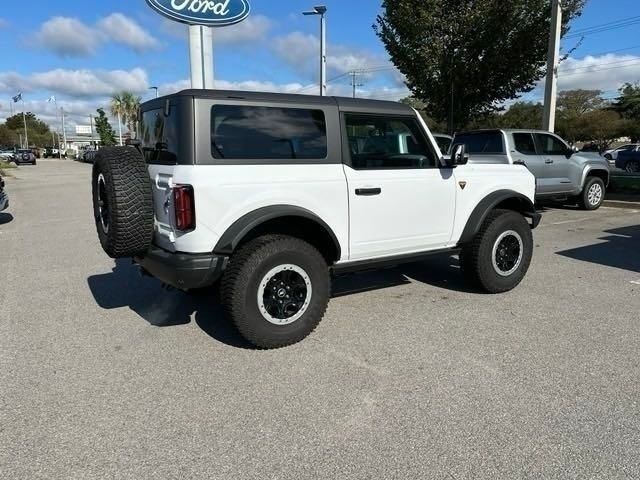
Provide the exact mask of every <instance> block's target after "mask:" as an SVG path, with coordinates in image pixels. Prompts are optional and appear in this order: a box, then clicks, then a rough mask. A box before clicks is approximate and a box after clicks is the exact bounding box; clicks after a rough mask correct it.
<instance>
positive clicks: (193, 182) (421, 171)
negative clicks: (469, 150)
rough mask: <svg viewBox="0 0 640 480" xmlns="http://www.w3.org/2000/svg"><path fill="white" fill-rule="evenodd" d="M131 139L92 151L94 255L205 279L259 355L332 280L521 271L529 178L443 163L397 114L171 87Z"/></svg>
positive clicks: (301, 327) (318, 100)
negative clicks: (440, 270)
mask: <svg viewBox="0 0 640 480" xmlns="http://www.w3.org/2000/svg"><path fill="white" fill-rule="evenodd" d="M140 132H141V134H140V137H141V138H139V139H138V140H137V141H134V142H132V145H130V146H127V147H115V148H108V149H103V150H101V151H100V152H99V153H98V155H97V156H96V161H95V164H94V167H93V176H92V181H93V203H94V213H95V220H96V226H97V231H98V236H99V238H100V242H101V244H102V246H103V248H104V250H105V252H106V253H107V254H108V255H110V256H111V257H113V258H133V259H134V261H135V262H136V263H137V264H138V265H139V266H140V267H141V269H142V271H143V272H144V273H146V274H148V275H152V276H154V277H156V278H158V279H159V280H160V281H162V282H163V283H165V284H167V285H170V286H173V287H175V288H178V289H181V290H184V291H189V290H196V289H202V288H206V287H210V286H214V285H218V284H219V286H220V295H221V300H222V303H223V305H224V306H225V309H226V311H227V312H228V314H229V316H230V318H231V319H232V321H233V322H234V324H235V325H236V327H237V328H238V331H239V332H240V334H241V335H242V336H243V337H244V338H246V339H247V340H248V341H249V342H251V343H252V344H253V345H255V346H257V347H259V348H278V347H283V346H286V345H290V344H293V343H296V342H298V341H300V340H302V339H304V338H305V337H307V336H308V335H309V334H310V333H311V332H313V330H314V329H315V328H316V326H317V325H318V323H319V322H320V320H321V319H322V317H323V316H324V313H325V310H326V308H327V304H328V301H329V298H330V296H331V277H332V275H339V274H342V273H345V272H354V271H359V270H367V269H372V268H377V267H383V266H391V265H397V264H401V263H406V262H412V261H416V260H419V259H422V258H424V257H425V256H428V255H432V254H435V253H442V252H454V253H458V252H459V253H460V265H461V268H462V271H463V272H464V274H465V276H466V277H467V278H468V279H469V280H470V281H471V282H473V283H474V284H475V285H476V286H477V287H478V288H480V289H482V290H484V291H487V292H489V293H500V292H506V291H509V290H511V289H513V288H514V287H516V286H517V285H518V284H519V283H520V282H521V280H522V279H523V277H524V276H525V274H526V272H527V270H528V268H529V264H530V262H531V257H532V252H533V239H532V232H531V231H532V229H533V228H535V227H536V226H537V225H538V223H539V222H540V215H539V214H538V213H536V210H535V208H534V196H535V180H534V177H533V175H532V174H531V173H530V172H529V171H528V170H527V168H526V167H524V166H521V165H501V164H487V165H469V164H466V161H467V156H466V154H465V151H464V145H454V146H453V147H452V150H451V151H452V154H451V156H444V155H443V154H442V152H440V150H439V148H438V145H437V143H436V142H435V140H434V138H433V135H432V134H431V133H430V131H429V129H428V128H427V126H426V125H425V123H424V121H423V120H422V118H421V117H420V115H418V114H417V112H416V111H415V110H413V109H411V108H410V107H408V106H406V105H402V104H400V103H394V102H381V101H372V100H353V99H346V98H334V97H314V96H301V95H282V94H268V93H244V92H228V91H212V90H187V91H183V92H180V93H177V94H174V95H170V96H167V97H163V98H160V99H156V100H152V101H150V102H147V103H145V104H144V105H143V106H142V111H141V116H140ZM134 147H135V148H134Z"/></svg>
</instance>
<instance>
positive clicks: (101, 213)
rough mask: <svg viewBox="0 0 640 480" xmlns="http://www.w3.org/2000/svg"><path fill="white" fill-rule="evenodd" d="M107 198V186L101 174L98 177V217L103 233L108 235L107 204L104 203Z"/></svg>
mask: <svg viewBox="0 0 640 480" xmlns="http://www.w3.org/2000/svg"><path fill="white" fill-rule="evenodd" d="M106 198H107V185H106V182H105V180H104V175H103V174H102V173H101V174H100V175H99V176H98V217H99V219H100V225H101V226H102V231H103V232H104V233H109V204H108V203H107V201H106Z"/></svg>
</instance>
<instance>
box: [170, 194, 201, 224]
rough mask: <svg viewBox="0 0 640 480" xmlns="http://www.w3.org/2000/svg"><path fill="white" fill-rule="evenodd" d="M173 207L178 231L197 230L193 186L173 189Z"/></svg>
mask: <svg viewBox="0 0 640 480" xmlns="http://www.w3.org/2000/svg"><path fill="white" fill-rule="evenodd" d="M173 205H174V207H175V215H176V229H177V230H180V231H181V232H187V231H189V230H195V228H196V202H195V197H194V194H193V187H192V186H191V185H176V186H175V187H173Z"/></svg>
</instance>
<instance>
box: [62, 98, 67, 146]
mask: <svg viewBox="0 0 640 480" xmlns="http://www.w3.org/2000/svg"><path fill="white" fill-rule="evenodd" d="M60 112H61V113H62V139H63V141H64V149H65V150H66V149H67V128H66V126H65V124H64V107H61V108H60ZM60 155H61V156H62V148H60Z"/></svg>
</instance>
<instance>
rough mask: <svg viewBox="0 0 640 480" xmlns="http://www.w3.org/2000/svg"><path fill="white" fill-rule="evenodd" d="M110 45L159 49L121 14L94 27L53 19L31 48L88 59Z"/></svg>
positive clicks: (75, 21) (155, 40)
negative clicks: (110, 43)
mask: <svg viewBox="0 0 640 480" xmlns="http://www.w3.org/2000/svg"><path fill="white" fill-rule="evenodd" d="M107 42H113V43H119V44H121V45H126V46H128V47H130V48H132V49H133V50H134V51H136V52H143V51H146V50H150V49H153V48H157V47H158V46H159V44H160V43H159V41H158V40H157V39H156V38H155V37H153V36H152V35H151V34H150V33H148V32H147V31H146V30H144V29H143V28H142V27H141V26H140V25H138V24H137V23H136V22H135V21H133V20H131V19H129V18H127V17H125V16H124V15H123V14H121V13H114V14H112V15H109V16H108V17H104V18H102V19H100V20H98V22H97V24H96V25H94V26H90V25H86V24H85V23H83V22H81V21H80V20H78V19H77V18H70V17H53V18H51V19H49V20H47V21H46V22H44V23H43V24H42V26H41V27H40V30H39V31H38V32H37V33H36V34H35V37H34V38H33V39H32V40H30V41H29V43H30V44H31V45H34V46H37V47H39V48H43V49H47V50H50V51H52V52H54V53H55V54H57V55H59V56H61V57H86V56H90V55H93V54H95V53H96V52H97V50H98V48H99V47H100V46H101V45H103V44H104V43H107Z"/></svg>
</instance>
